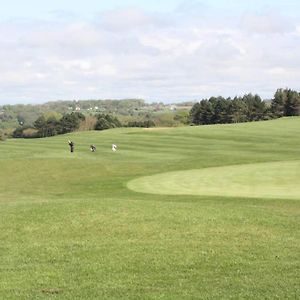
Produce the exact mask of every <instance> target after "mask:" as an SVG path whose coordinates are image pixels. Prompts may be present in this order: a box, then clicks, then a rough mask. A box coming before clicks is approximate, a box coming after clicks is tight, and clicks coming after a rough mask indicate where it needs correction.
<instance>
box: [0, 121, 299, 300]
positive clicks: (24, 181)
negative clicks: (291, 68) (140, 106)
mask: <svg viewBox="0 0 300 300" xmlns="http://www.w3.org/2000/svg"><path fill="white" fill-rule="evenodd" d="M299 133H300V118H284V119H278V120H274V121H266V122H255V123H244V124H232V125H215V126H202V127H183V128H173V129H152V130H145V129H128V128H127V129H114V130H108V131H102V132H80V133H74V134H70V135H64V136H57V137H53V138H46V139H34V140H22V139H11V140H7V141H5V142H2V143H0V239H1V244H0V259H1V264H0V299H5V300H6V299H170V300H173V299H300V284H299V283H300V255H299V253H300V232H299V228H300V184H299V183H300V178H299V177H300V175H299V169H300V139H299ZM68 139H72V140H73V141H74V142H75V152H74V153H70V152H69V149H68V144H67V141H68ZM112 143H116V144H117V145H118V151H117V152H115V153H113V152H112V151H111V144H112ZM90 144H96V146H97V152H95V153H92V152H90V150H89V145H90Z"/></svg>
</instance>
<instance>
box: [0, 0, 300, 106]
mask: <svg viewBox="0 0 300 300" xmlns="http://www.w3.org/2000/svg"><path fill="white" fill-rule="evenodd" d="M193 5H194V6H193ZM193 5H192V6H190V5H187V4H186V5H185V6H182V11H181V12H180V11H177V12H176V14H175V15H174V14H165V15H162V14H160V15H159V14H149V13H144V12H143V11H141V10H137V9H124V10H120V9H119V10H116V11H110V12H106V13H103V14H101V15H98V16H97V18H96V20H78V18H74V19H73V18H71V17H70V16H68V17H67V18H66V19H65V20H62V21H61V22H56V21H51V22H50V21H25V22H24V21H18V22H10V23H2V24H0V36H1V40H0V80H1V96H0V103H1V102H2V103H7V101H8V100H9V101H14V102H17V101H31V100H36V99H39V100H40V101H46V100H49V99H52V100H53V99H56V98H60V99H62V98H64V99H71V98H72V99H73V98H77V99H78V98H82V99H86V98H98V99H99V98H125V97H136V96H138V95H144V96H145V98H146V99H149V100H170V101H171V100H186V99H196V98H197V99H199V98H202V97H209V96H211V95H219V94H221V95H223V96H235V95H236V94H242V93H245V92H253V93H259V94H261V96H263V97H271V96H272V93H274V92H275V90H276V89H277V88H279V87H286V86H289V87H291V88H295V89H299V78H300V71H299V70H300V57H299V55H298V53H299V51H300V39H299V37H300V33H299V32H300V30H299V28H300V24H299V23H298V24H297V21H295V20H289V21H288V22H286V18H285V17H284V15H283V14H282V13H280V14H279V13H276V12H272V13H270V12H267V13H258V14H256V15H255V14H253V13H252V14H245V15H236V16H235V19H234V20H232V19H228V18H222V15H218V14H215V13H213V12H211V11H209V10H208V9H206V7H205V6H203V5H201V4H199V3H197V2H195V3H194V4H193ZM191 11H193V14H192V13H191ZM195 12H197V14H200V13H203V14H205V17H203V18H202V19H201V21H199V19H198V18H197V17H195ZM189 15H191V18H188V16H189ZM180 16H181V17H180ZM179 17H180V19H177V18H179Z"/></svg>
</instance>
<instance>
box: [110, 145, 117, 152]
mask: <svg viewBox="0 0 300 300" xmlns="http://www.w3.org/2000/svg"><path fill="white" fill-rule="evenodd" d="M117 148H118V147H117V145H115V144H112V145H111V150H112V151H113V152H116V151H117Z"/></svg>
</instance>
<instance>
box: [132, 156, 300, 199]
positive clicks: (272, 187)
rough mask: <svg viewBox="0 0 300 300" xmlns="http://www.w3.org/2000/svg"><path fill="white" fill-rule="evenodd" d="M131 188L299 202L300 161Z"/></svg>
mask: <svg viewBox="0 0 300 300" xmlns="http://www.w3.org/2000/svg"><path fill="white" fill-rule="evenodd" d="M128 187H129V188H130V189H132V190H134V191H137V192H143V193H153V194H164V195H206V196H226V197H253V198H260V197H263V198H290V199H300V188H299V187H300V161H297V160H295V161H281V162H271V163H258V164H245V165H236V166H225V167H214V168H206V169H200V170H188V171H177V172H168V173H162V174H157V175H153V176H146V177H141V178H138V179H135V180H132V181H131V182H129V184H128Z"/></svg>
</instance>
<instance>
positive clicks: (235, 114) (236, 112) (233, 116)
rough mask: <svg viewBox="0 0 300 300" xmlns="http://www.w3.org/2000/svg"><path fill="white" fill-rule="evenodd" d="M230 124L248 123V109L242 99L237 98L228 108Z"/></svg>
mask: <svg viewBox="0 0 300 300" xmlns="http://www.w3.org/2000/svg"><path fill="white" fill-rule="evenodd" d="M227 113H228V118H229V122H228V123H242V122H247V114H248V107H247V104H246V103H245V102H244V101H242V99H240V98H237V97H235V98H234V99H233V100H232V101H230V104H229V107H228V111H227Z"/></svg>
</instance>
